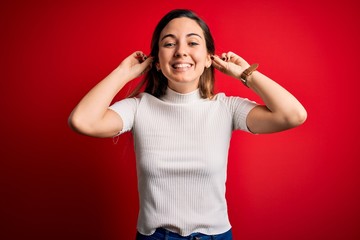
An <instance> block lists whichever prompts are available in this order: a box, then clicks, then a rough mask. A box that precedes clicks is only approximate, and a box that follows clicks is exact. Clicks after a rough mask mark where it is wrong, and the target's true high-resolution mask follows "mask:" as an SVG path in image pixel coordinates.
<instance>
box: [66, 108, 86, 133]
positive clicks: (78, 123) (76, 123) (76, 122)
mask: <svg viewBox="0 0 360 240" xmlns="http://www.w3.org/2000/svg"><path fill="white" fill-rule="evenodd" d="M68 125H69V127H70V129H71V130H73V131H74V132H77V133H80V134H85V133H86V132H88V130H86V129H88V128H89V127H86V123H85V121H83V120H82V119H81V118H80V117H78V116H77V115H76V114H74V113H73V112H72V113H71V114H70V116H69V118H68Z"/></svg>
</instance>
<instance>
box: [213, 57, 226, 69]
mask: <svg viewBox="0 0 360 240" xmlns="http://www.w3.org/2000/svg"><path fill="white" fill-rule="evenodd" d="M212 65H213V67H214V68H216V69H218V70H219V71H221V72H224V71H225V69H226V62H225V61H223V60H222V59H220V58H219V57H218V56H213V61H212Z"/></svg>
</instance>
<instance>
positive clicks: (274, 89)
mask: <svg viewBox="0 0 360 240" xmlns="http://www.w3.org/2000/svg"><path fill="white" fill-rule="evenodd" d="M247 85H248V87H249V88H250V89H252V90H253V91H254V92H255V93H256V94H257V95H258V96H259V97H260V98H261V99H262V100H263V101H264V104H265V105H266V107H267V109H268V110H269V111H270V112H271V114H273V115H274V118H277V120H278V121H280V122H283V123H284V124H286V125H287V126H284V127H285V128H288V127H294V126H298V125H300V124H301V123H303V122H304V121H305V119H306V110H305V109H304V107H303V106H302V105H301V103H300V102H299V101H298V100H297V99H296V98H295V97H294V96H293V95H292V94H291V93H290V92H288V91H287V90H286V89H284V88H283V87H282V86H280V85H279V84H277V83H276V82H275V81H273V80H271V79H270V78H268V77H267V76H265V75H264V74H262V73H261V72H258V71H255V72H253V73H252V74H251V75H250V76H249V77H248V78H247Z"/></svg>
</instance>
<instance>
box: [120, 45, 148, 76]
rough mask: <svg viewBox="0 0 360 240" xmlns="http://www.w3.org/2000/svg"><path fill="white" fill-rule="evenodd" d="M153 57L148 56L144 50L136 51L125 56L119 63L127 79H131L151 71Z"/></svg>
mask: <svg viewBox="0 0 360 240" xmlns="http://www.w3.org/2000/svg"><path fill="white" fill-rule="evenodd" d="M153 59H154V58H153V57H151V56H150V57H147V56H146V55H145V54H144V53H143V52H142V51H136V52H134V53H132V54H131V55H130V56H128V57H127V58H125V59H124V60H123V61H122V62H121V63H120V65H119V67H118V68H119V69H121V70H122V72H123V73H124V76H126V78H127V81H131V80H133V79H135V78H137V77H139V76H141V75H142V74H144V73H146V72H147V71H149V70H150V69H151V67H152V62H153Z"/></svg>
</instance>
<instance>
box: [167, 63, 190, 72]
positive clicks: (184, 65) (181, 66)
mask: <svg viewBox="0 0 360 240" xmlns="http://www.w3.org/2000/svg"><path fill="white" fill-rule="evenodd" d="M171 66H172V67H173V68H175V69H178V70H181V69H188V68H191V67H192V64H191V63H175V64H173V65H171Z"/></svg>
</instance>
